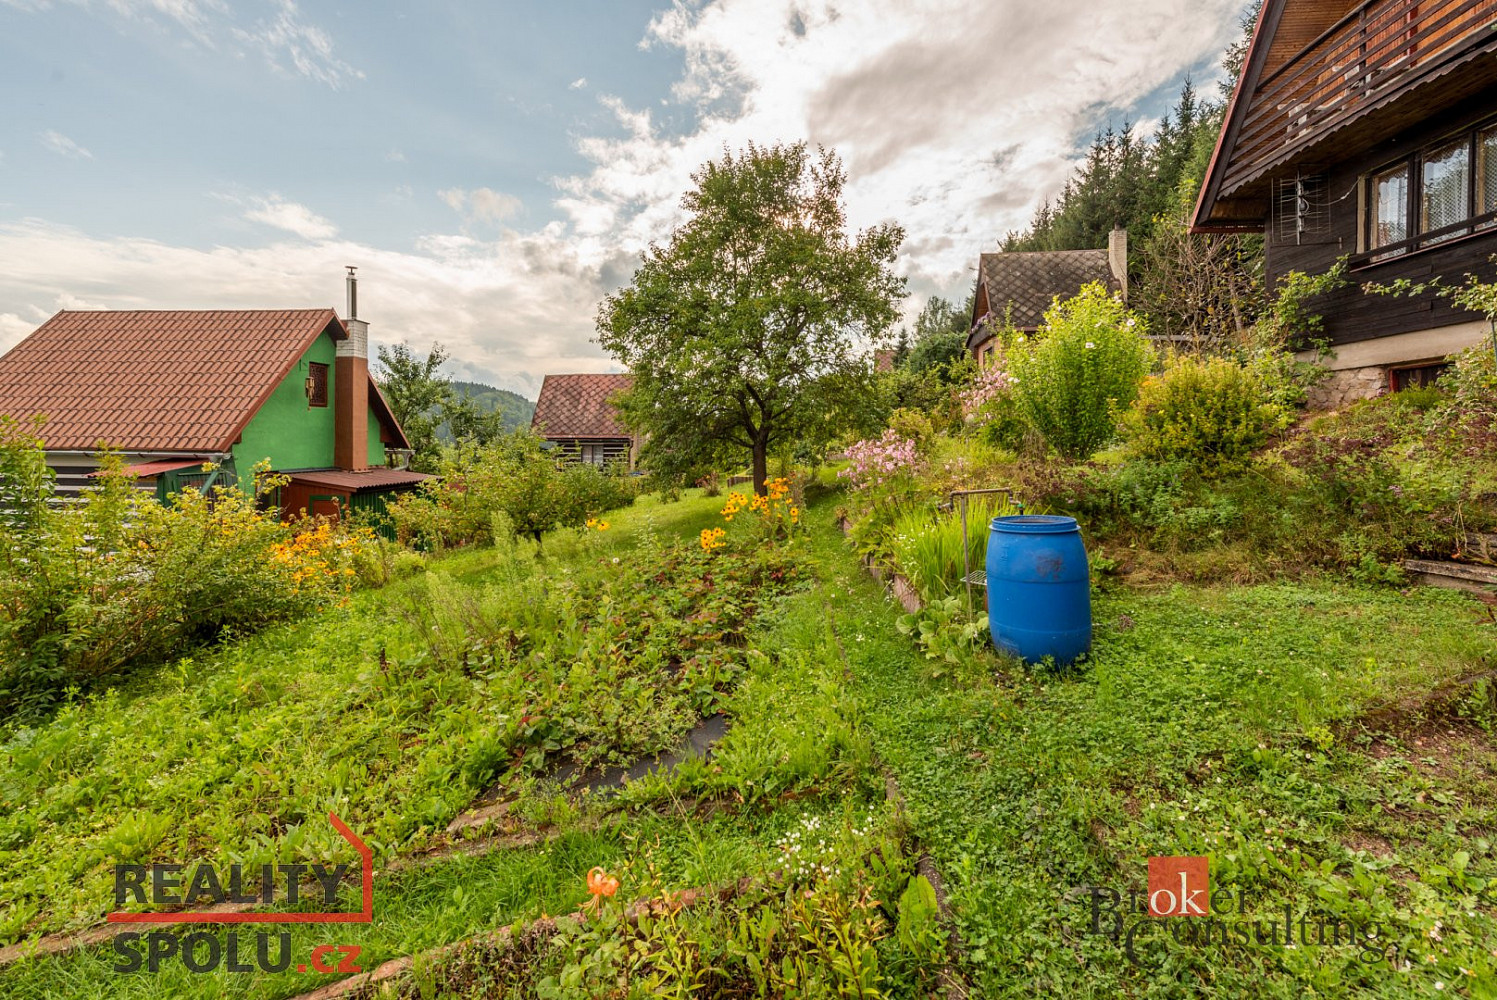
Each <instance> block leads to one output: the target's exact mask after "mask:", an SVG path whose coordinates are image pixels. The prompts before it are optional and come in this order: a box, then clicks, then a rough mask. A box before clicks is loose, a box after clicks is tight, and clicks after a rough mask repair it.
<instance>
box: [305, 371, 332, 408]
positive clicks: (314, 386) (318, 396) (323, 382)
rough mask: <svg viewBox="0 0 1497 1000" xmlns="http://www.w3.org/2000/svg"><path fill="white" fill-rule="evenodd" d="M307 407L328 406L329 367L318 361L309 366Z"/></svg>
mask: <svg viewBox="0 0 1497 1000" xmlns="http://www.w3.org/2000/svg"><path fill="white" fill-rule="evenodd" d="M307 405H308V406H326V405H327V365H324V364H321V363H319V362H316V361H313V362H311V363H310V364H308V365H307Z"/></svg>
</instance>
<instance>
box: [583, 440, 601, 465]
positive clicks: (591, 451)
mask: <svg viewBox="0 0 1497 1000" xmlns="http://www.w3.org/2000/svg"><path fill="white" fill-rule="evenodd" d="M581 458H582V460H583V461H584V462H587V463H588V464H590V465H602V464H603V463H604V462H605V461H606V460H607V456H606V455H604V453H603V446H602V445H601V444H585V445H583V446H582V455H581Z"/></svg>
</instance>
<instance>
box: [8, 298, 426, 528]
mask: <svg viewBox="0 0 1497 1000" xmlns="http://www.w3.org/2000/svg"><path fill="white" fill-rule="evenodd" d="M348 291H349V318H348V319H346V320H345V319H341V318H339V317H338V315H337V313H335V312H334V311H333V310H332V309H197V310H189V309H176V310H88V311H75V310H64V311H62V312H59V313H58V314H57V315H55V316H53V317H52V318H51V319H49V320H47V322H46V323H44V324H42V326H41V327H40V328H39V329H37V330H36V332H34V333H32V334H31V335H30V336H28V337H27V338H26V339H25V340H23V341H21V342H20V343H19V344H17V345H16V346H15V347H14V348H12V349H11V350H10V351H9V352H8V353H7V354H5V356H4V357H0V415H3V416H7V417H12V418H15V419H17V420H22V421H29V420H31V419H32V418H34V417H37V416H41V417H43V418H44V422H43V423H42V425H41V431H40V434H41V438H42V442H43V447H44V449H45V451H46V461H47V464H48V466H49V467H50V468H51V469H52V471H53V473H54V475H55V476H56V489H57V492H58V494H59V496H60V497H61V498H63V499H67V498H70V497H76V496H77V494H78V491H79V490H81V489H84V488H85V487H87V486H88V485H89V483H90V482H91V481H92V479H93V477H94V476H95V475H96V474H97V472H98V469H99V459H98V452H99V451H100V450H101V449H104V448H110V449H115V450H117V451H119V452H121V453H122V457H123V459H124V461H125V464H126V467H127V469H128V471H129V472H130V473H132V474H133V475H134V476H135V477H136V482H137V485H139V486H140V487H141V488H142V489H147V490H150V491H152V492H154V493H155V494H156V495H157V496H158V497H159V498H160V499H161V500H162V501H165V500H166V499H167V497H168V496H170V495H171V494H172V493H175V492H177V491H179V490H181V489H185V488H192V489H200V490H204V491H206V490H207V489H209V488H210V487H212V486H214V485H224V484H235V483H237V484H238V485H240V486H241V487H242V488H244V489H246V490H248V489H250V488H251V485H252V484H251V480H250V474H251V470H253V469H254V467H255V466H256V464H257V463H260V462H268V463H269V466H270V468H271V470H272V471H274V472H277V473H283V474H285V475H287V476H288V477H289V483H288V484H287V485H286V486H285V487H284V488H282V490H281V491H280V493H279V496H275V497H272V498H271V500H270V502H272V503H275V504H277V505H278V506H279V507H280V509H281V510H282V512H283V514H284V515H285V516H288V517H292V516H297V515H300V514H302V513H303V512H307V513H311V514H324V515H330V516H337V515H339V514H341V513H343V512H346V511H350V510H358V509H369V510H376V511H377V510H382V509H383V505H384V501H385V499H386V498H387V497H388V496H389V495H390V494H391V493H393V492H398V491H401V490H408V489H411V488H413V487H414V486H415V485H416V484H417V483H419V482H420V481H422V480H423V479H426V478H428V477H427V476H424V475H422V474H420V473H415V472H410V471H407V470H406V469H404V468H403V466H404V464H405V460H406V459H407V458H408V457H409V455H410V443H409V442H408V441H407V440H406V437H405V433H404V432H403V431H402V430H401V429H400V425H399V423H397V422H396V420H395V416H394V414H393V413H392V412H391V411H390V407H389V405H388V404H387V403H386V402H385V399H384V397H383V396H382V395H381V394H380V391H379V387H378V386H377V385H376V384H375V383H374V380H373V379H372V378H371V377H370V375H369V361H368V357H369V326H368V324H367V323H365V322H364V321H362V320H360V319H358V318H357V317H356V305H355V302H356V284H355V281H354V277H353V275H352V274H351V273H350V275H349V278H348ZM205 466H208V468H205Z"/></svg>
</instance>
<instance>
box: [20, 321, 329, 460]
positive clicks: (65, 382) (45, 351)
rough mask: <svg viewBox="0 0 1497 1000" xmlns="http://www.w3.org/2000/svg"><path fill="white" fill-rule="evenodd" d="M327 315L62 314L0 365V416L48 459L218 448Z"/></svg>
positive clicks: (320, 330) (325, 326)
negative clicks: (26, 431)
mask: <svg viewBox="0 0 1497 1000" xmlns="http://www.w3.org/2000/svg"><path fill="white" fill-rule="evenodd" d="M324 333H326V334H328V335H329V336H330V337H332V338H333V339H334V340H342V339H344V338H345V337H347V336H348V331H347V329H346V328H345V327H344V325H343V321H342V320H340V319H339V318H338V316H337V314H336V313H335V312H334V311H333V310H332V309H243V310H232V309H204V310H119V311H116V310H98V311H86V312H78V311H68V310H64V311H63V312H60V313H58V314H57V315H56V316H53V317H52V318H51V319H49V320H48V321H47V322H46V323H44V324H42V326H41V327H40V328H39V329H38V330H37V331H36V332H35V333H33V334H31V336H29V337H27V338H26V339H25V340H23V341H21V343H19V344H17V345H16V346H15V347H13V348H12V349H11V350H10V351H9V352H8V353H7V354H6V355H5V356H4V357H0V414H3V415H5V416H10V417H15V418H17V419H25V418H29V417H32V416H36V415H45V417H46V422H45V423H44V424H43V425H42V431H41V437H42V440H43V442H44V443H45V446H46V447H47V448H48V449H50V450H57V451H92V450H94V449H95V448H97V447H98V446H99V445H100V444H101V443H104V444H107V445H110V446H113V447H118V448H122V449H124V450H127V451H215V452H223V451H228V450H229V448H230V446H232V445H233V443H234V440H235V438H237V437H238V436H239V434H240V432H241V431H242V430H243V429H244V427H245V425H246V424H248V423H249V421H250V419H251V418H253V417H254V415H255V413H256V411H257V410H259V408H260V406H261V405H262V404H263V403H264V402H265V400H266V399H267V398H268V397H269V396H270V394H271V393H272V392H273V391H274V390H275V387H276V385H277V384H279V383H280V381H281V380H282V379H283V378H284V377H285V376H286V373H287V372H289V371H290V370H291V366H292V365H294V364H296V362H297V360H298V359H299V358H300V357H301V356H302V355H303V354H305V353H306V351H307V349H308V348H309V347H310V346H311V345H312V344H313V342H314V341H315V340H316V339H317V337H319V336H321V335H322V334H324Z"/></svg>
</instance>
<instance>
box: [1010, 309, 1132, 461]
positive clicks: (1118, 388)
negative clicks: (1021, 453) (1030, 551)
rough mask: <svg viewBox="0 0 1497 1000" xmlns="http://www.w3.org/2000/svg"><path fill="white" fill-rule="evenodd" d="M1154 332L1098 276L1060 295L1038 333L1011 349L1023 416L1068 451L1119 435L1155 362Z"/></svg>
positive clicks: (1083, 450)
mask: <svg viewBox="0 0 1497 1000" xmlns="http://www.w3.org/2000/svg"><path fill="white" fill-rule="evenodd" d="M1146 333H1147V329H1146V324H1145V322H1144V320H1143V319H1142V318H1141V317H1139V316H1136V315H1134V314H1133V313H1131V312H1129V311H1128V308H1127V307H1126V306H1125V305H1123V303H1122V300H1121V299H1119V298H1117V297H1116V296H1114V295H1112V294H1110V293H1109V292H1108V291H1107V289H1106V288H1104V287H1103V286H1102V285H1100V284H1097V283H1095V282H1094V283H1092V284H1090V285H1087V286H1085V287H1084V288H1082V289H1081V291H1080V292H1078V293H1077V294H1076V296H1075V297H1074V298H1071V299H1067V300H1065V301H1061V300H1060V299H1056V301H1055V304H1054V305H1052V306H1051V307H1050V309H1049V310H1047V311H1046V313H1045V324H1044V327H1043V328H1042V329H1041V330H1040V332H1039V334H1038V336H1037V338H1036V339H1035V340H1033V341H1032V342H1028V343H1026V342H1024V341H1023V340H1022V339H1020V340H1016V341H1015V342H1014V345H1013V347H1012V348H1011V349H1010V350H1009V354H1008V382H1009V384H1010V385H1011V387H1012V388H1011V390H1010V391H1011V392H1012V394H1013V398H1014V403H1015V406H1016V408H1017V410H1018V414H1019V416H1020V417H1021V418H1023V420H1024V422H1025V423H1026V424H1028V425H1029V426H1030V427H1031V428H1033V429H1034V431H1035V432H1036V433H1038V434H1039V435H1040V436H1041V437H1042V438H1044V439H1045V443H1046V444H1047V445H1049V446H1050V447H1051V448H1054V449H1055V450H1056V451H1057V452H1059V453H1060V454H1061V455H1063V456H1065V457H1066V458H1078V459H1081V458H1090V457H1091V455H1092V453H1093V452H1095V451H1097V449H1099V448H1101V447H1102V446H1103V445H1105V444H1107V443H1108V442H1109V441H1111V440H1112V438H1113V436H1114V435H1115V433H1116V431H1117V417H1118V414H1119V413H1120V412H1121V411H1123V410H1126V409H1127V407H1128V405H1129V404H1130V403H1132V402H1133V399H1134V397H1135V395H1136V394H1137V392H1138V384H1139V381H1140V380H1141V379H1142V378H1143V377H1144V374H1145V373H1146V372H1148V370H1149V365H1150V362H1151V361H1152V360H1153V355H1152V353H1151V352H1150V350H1149V344H1148V341H1147V340H1146V339H1145V334H1146Z"/></svg>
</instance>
